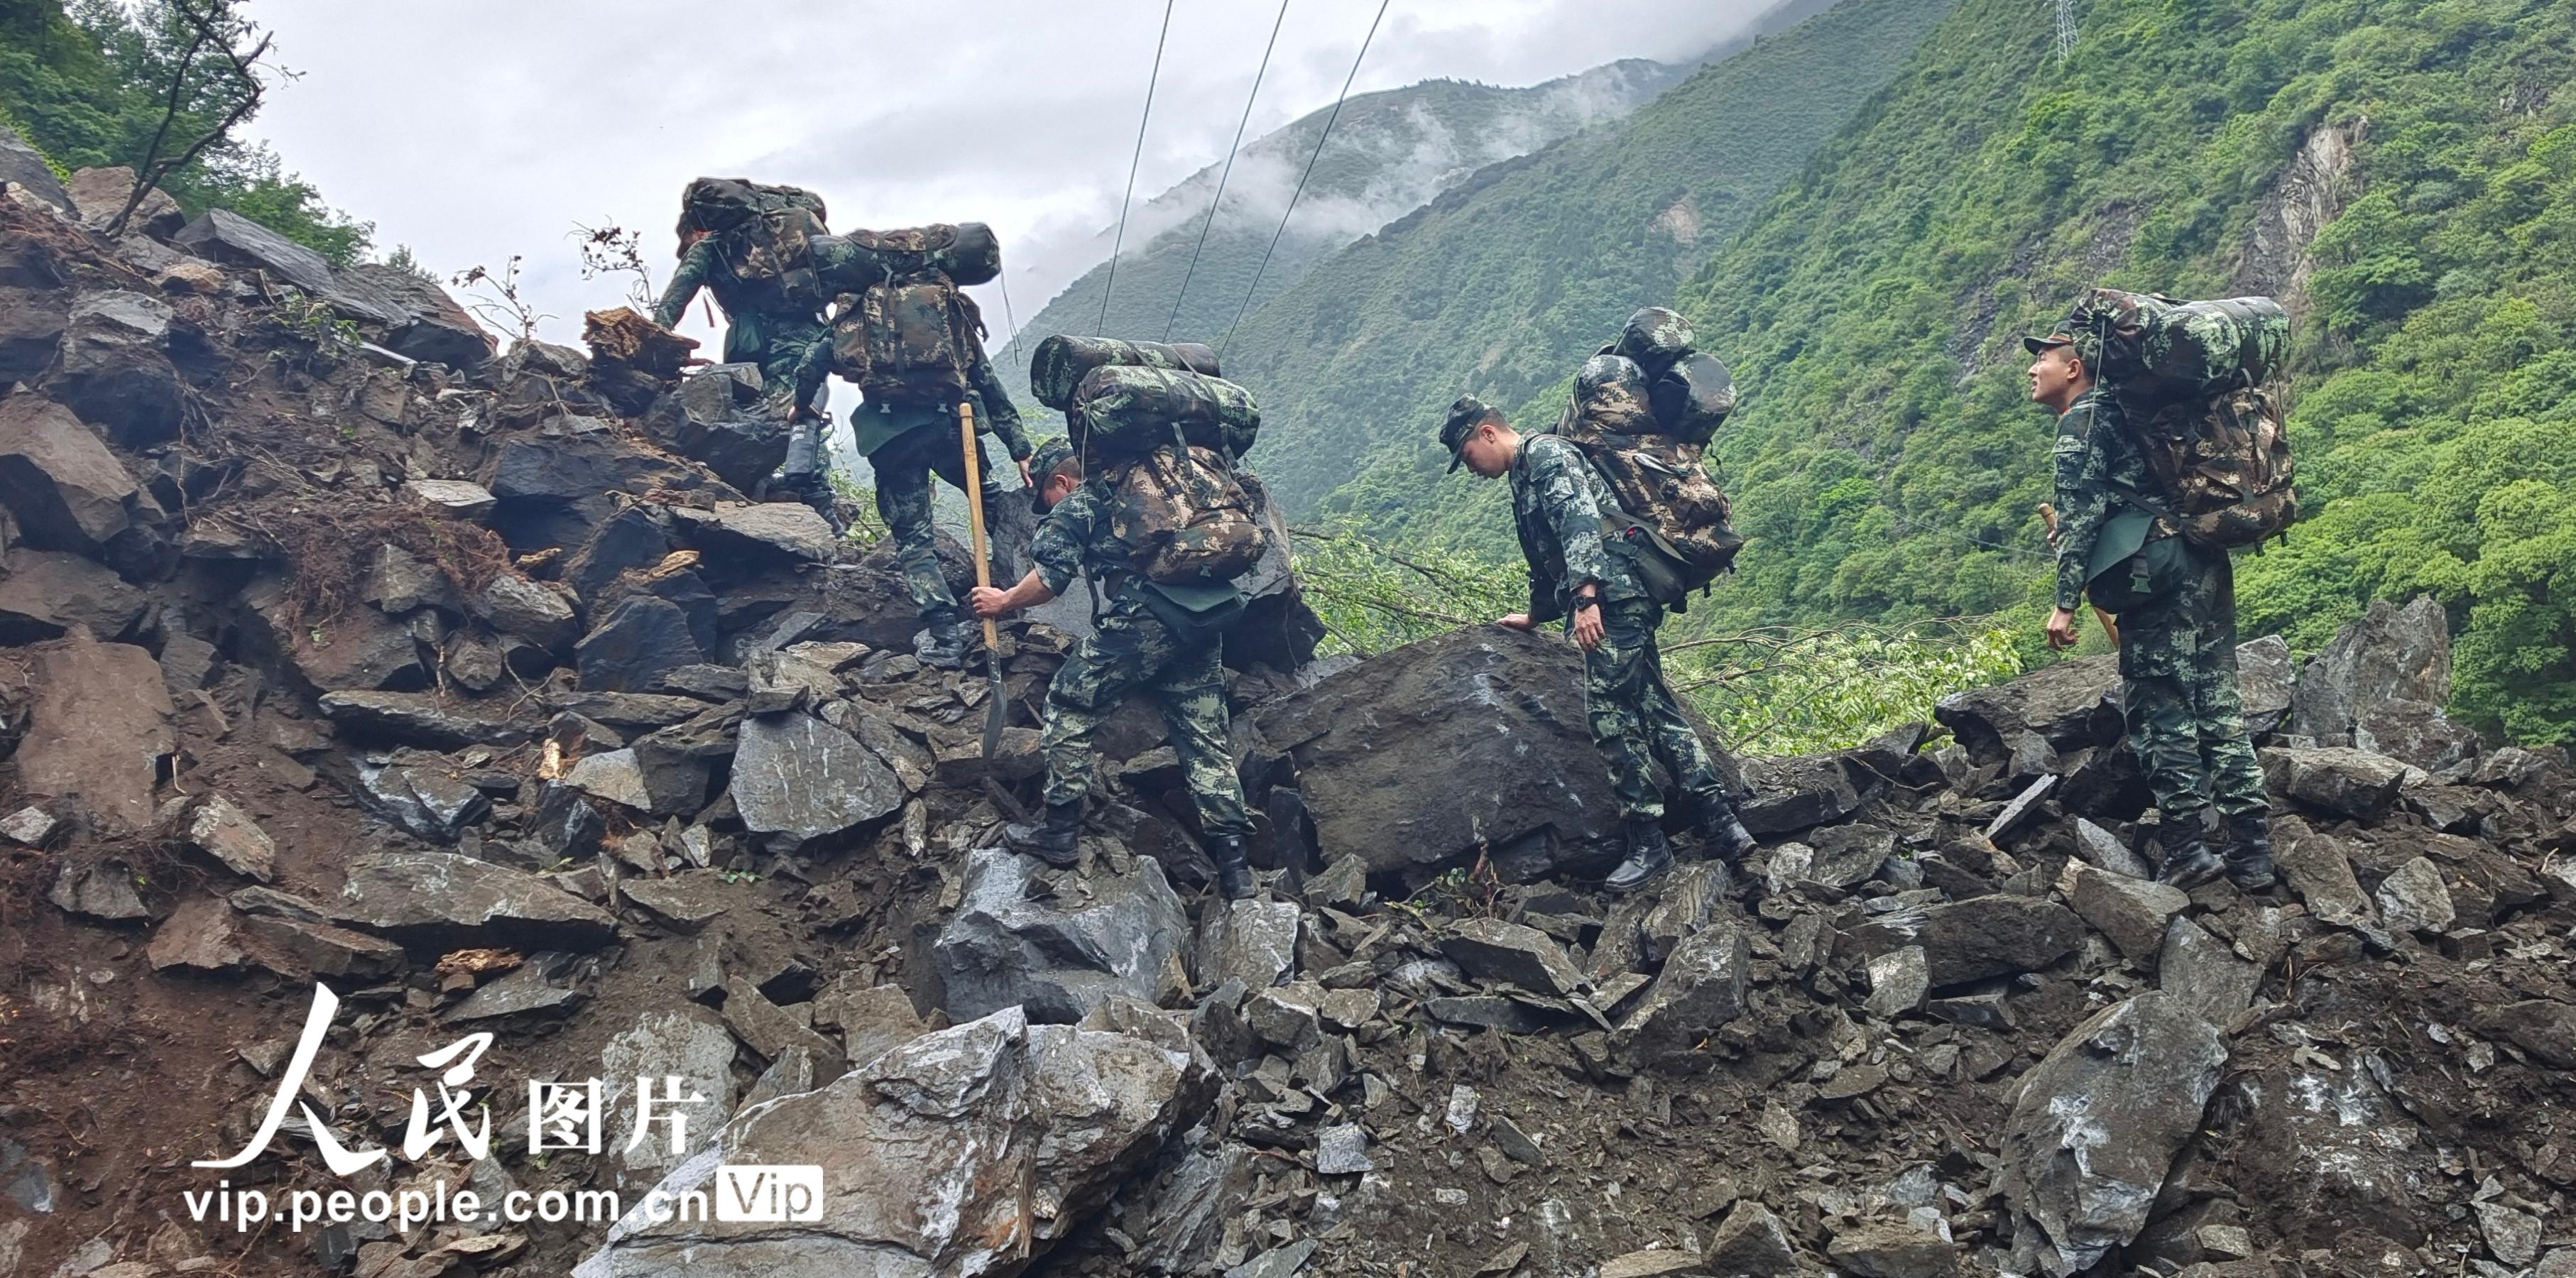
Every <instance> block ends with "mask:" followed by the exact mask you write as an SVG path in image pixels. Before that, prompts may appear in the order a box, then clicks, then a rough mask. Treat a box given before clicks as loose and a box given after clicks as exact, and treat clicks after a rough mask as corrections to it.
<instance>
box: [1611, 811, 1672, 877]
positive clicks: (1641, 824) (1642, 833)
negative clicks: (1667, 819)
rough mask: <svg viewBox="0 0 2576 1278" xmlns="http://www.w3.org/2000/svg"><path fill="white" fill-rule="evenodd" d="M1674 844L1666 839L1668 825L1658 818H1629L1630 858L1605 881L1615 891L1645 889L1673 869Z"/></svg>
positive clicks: (1621, 863)
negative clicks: (1665, 830)
mask: <svg viewBox="0 0 2576 1278" xmlns="http://www.w3.org/2000/svg"><path fill="white" fill-rule="evenodd" d="M1672 864H1673V845H1672V844H1670V843H1668V842H1666V841H1665V840H1664V823H1663V822H1662V821H1661V820H1660V819H1658V818H1655V817H1630V818H1628V859H1627V860H1624V861H1621V862H1620V863H1619V868H1618V869H1615V870H1612V871H1611V872H1610V877H1609V878H1606V879H1603V880H1602V881H1601V886H1603V887H1606V888H1608V889H1610V890H1611V891H1613V892H1626V891H1629V890H1631V889H1634V888H1639V887H1643V886H1645V885H1646V884H1647V883H1649V882H1652V881H1653V880H1654V877H1655V876H1656V875H1658V874H1661V873H1663V872H1664V871H1666V870H1668V869H1671V868H1672Z"/></svg>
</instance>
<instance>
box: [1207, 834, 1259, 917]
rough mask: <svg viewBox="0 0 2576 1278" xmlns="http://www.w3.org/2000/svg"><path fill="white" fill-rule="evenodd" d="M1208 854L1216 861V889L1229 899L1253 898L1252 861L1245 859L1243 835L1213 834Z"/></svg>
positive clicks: (1208, 843) (1210, 836)
mask: <svg viewBox="0 0 2576 1278" xmlns="http://www.w3.org/2000/svg"><path fill="white" fill-rule="evenodd" d="M1207 850H1208V856H1209V858H1210V859H1212V860H1214V861H1215V862H1216V890H1217V894H1218V895H1219V896H1222V897H1224V898H1225V899H1227V900H1229V901H1248V900H1250V899H1252V893H1253V890H1254V888H1253V883H1252V863H1251V862H1249V861H1246V860H1244V859H1243V836H1242V835H1240V834H1211V835H1209V836H1208V841H1207Z"/></svg>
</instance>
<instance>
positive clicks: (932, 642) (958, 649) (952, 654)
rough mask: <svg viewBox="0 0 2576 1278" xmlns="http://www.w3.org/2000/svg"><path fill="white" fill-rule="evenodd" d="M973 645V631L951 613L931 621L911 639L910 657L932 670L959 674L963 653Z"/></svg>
mask: <svg viewBox="0 0 2576 1278" xmlns="http://www.w3.org/2000/svg"><path fill="white" fill-rule="evenodd" d="M974 641H975V627H974V626H973V625H972V624H971V623H969V622H968V621H967V620H966V619H965V618H964V617H962V616H959V615H957V614H955V613H950V614H948V615H946V616H940V617H933V618H931V620H930V625H929V626H928V627H926V628H924V629H923V630H922V632H921V633H920V634H917V635H914V636H913V637H912V655H914V656H916V657H919V658H921V664H923V665H925V666H929V667H931V668H932V669H934V670H963V669H965V668H966V649H967V647H968V646H969V645H970V644H972V643H973V642H974Z"/></svg>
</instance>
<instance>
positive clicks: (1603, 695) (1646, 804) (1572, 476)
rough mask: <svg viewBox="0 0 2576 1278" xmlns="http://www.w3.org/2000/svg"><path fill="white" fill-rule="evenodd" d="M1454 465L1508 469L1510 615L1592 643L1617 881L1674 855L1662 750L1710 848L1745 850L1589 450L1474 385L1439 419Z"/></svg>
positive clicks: (1649, 871)
mask: <svg viewBox="0 0 2576 1278" xmlns="http://www.w3.org/2000/svg"><path fill="white" fill-rule="evenodd" d="M1440 443H1441V446H1442V447H1444V448H1447V449H1448V450H1449V453H1450V462H1449V469H1450V470H1452V471H1455V470H1457V469H1458V467H1459V466H1461V465H1464V466H1466V467H1467V468H1468V469H1469V470H1472V471H1474V472H1475V473H1476V474H1477V475H1478V476H1480V477H1483V478H1486V479H1498V478H1502V477H1505V476H1509V478H1510V481H1511V488H1512V522H1513V524H1514V526H1515V528H1516V529H1517V531H1518V532H1519V534H1520V543H1521V555H1522V557H1523V558H1524V559H1526V560H1528V562H1529V577H1530V596H1529V598H1530V603H1529V611H1527V612H1516V613H1513V614H1512V615H1511V616H1508V617H1505V618H1502V621H1501V624H1503V625H1505V626H1508V627H1510V628H1512V629H1514V630H1530V629H1534V628H1536V627H1537V626H1539V625H1542V624H1544V623H1546V622H1550V621H1555V620H1557V619H1558V618H1565V619H1566V620H1567V626H1568V629H1569V630H1570V631H1571V632H1572V633H1573V635H1574V641H1575V643H1576V644H1578V645H1580V646H1581V647H1582V649H1583V701H1584V708H1585V714H1586V717H1587V718H1588V719H1589V720H1590V724H1591V728H1592V740H1593V743H1594V744H1595V745H1597V746H1599V747H1600V750H1601V757H1602V761H1603V762H1604V763H1606V764H1607V765H1609V770H1610V788H1611V790H1612V792H1613V793H1615V794H1616V795H1618V798H1619V813H1620V816H1621V817H1622V818H1623V820H1624V821H1625V823H1626V827H1627V834H1628V855H1627V859H1625V860H1623V861H1621V862H1620V863H1619V867H1618V868H1617V869H1616V870H1613V871H1612V872H1611V874H1610V877H1609V879H1608V881H1607V884H1608V886H1609V887H1611V888H1613V889H1618V890H1626V889H1629V888H1634V887H1638V886H1640V885H1642V884H1644V883H1645V882H1647V881H1648V880H1650V879H1652V878H1654V877H1655V876H1656V875H1657V874H1660V873H1662V872H1663V870H1664V868H1665V867H1667V866H1669V865H1671V864H1672V861H1673V854H1672V847H1671V844H1670V843H1669V842H1668V841H1667V840H1666V839H1665V838H1664V826H1663V817H1664V796H1663V793H1662V791H1661V790H1659V789H1658V788H1657V787H1656V785H1655V778H1654V771H1653V767H1654V764H1655V763H1656V762H1657V761H1661V762H1662V763H1663V765H1664V770H1665V771H1666V772H1668V773H1669V774H1671V776H1672V778H1673V781H1674V783H1675V784H1676V785H1678V786H1680V787H1681V788H1682V789H1683V790H1686V791H1688V792H1690V793H1691V794H1692V795H1694V796H1696V797H1697V799H1698V801H1699V811H1700V825H1699V834H1700V841H1701V847H1702V849H1703V850H1704V851H1705V852H1707V853H1709V854H1711V855H1714V856H1717V857H1719V858H1722V859H1724V860H1729V861H1732V860H1734V859H1736V858H1738V857H1741V856H1742V855H1744V853H1746V852H1747V851H1750V850H1751V849H1752V847H1753V836H1752V835H1751V834H1750V833H1749V832H1747V831H1746V830H1745V828H1744V823H1743V821H1741V820H1740V819H1738V818H1737V816H1736V814H1735V804H1734V802H1733V800H1732V799H1731V798H1730V797H1729V796H1728V794H1727V792H1726V786H1725V783H1724V782H1722V781H1720V780H1719V779H1718V775H1717V769H1716V767H1715V766H1714V765H1713V764H1711V763H1710V761H1709V757H1708V750H1707V748H1706V747H1704V746H1702V745H1701V744H1700V739H1699V734H1698V733H1697V732H1695V731H1693V730H1692V728H1691V725H1690V721H1689V720H1688V719H1686V718H1684V717H1683V716H1682V712H1681V707H1680V705H1678V704H1677V703H1675V702H1674V700H1673V694H1672V690H1671V689H1670V688H1668V687H1666V686H1665V684H1664V671H1663V655H1662V653H1661V652H1659V651H1658V650H1657V648H1656V646H1655V628H1656V627H1658V626H1660V625H1662V624H1663V620H1664V610H1663V607H1662V606H1661V605H1659V604H1657V603H1656V602H1655V601H1654V600H1653V599H1652V598H1650V597H1649V596H1648V595H1647V593H1646V590H1645V588H1644V587H1643V586H1642V585H1640V584H1638V582H1637V579H1636V576H1635V574H1634V573H1632V572H1631V571H1630V570H1629V568H1628V566H1627V560H1626V558H1625V551H1624V549H1614V548H1613V547H1612V545H1611V543H1610V541H1609V539H1607V538H1605V537H1604V536H1603V535H1602V531H1601V512H1602V511H1603V510H1604V509H1615V508H1616V506H1615V503H1614V501H1613V499H1612V498H1611V496H1610V494H1609V491H1608V486H1607V485H1606V484H1604V483H1603V482H1602V480H1601V478H1600V475H1599V474H1598V473H1597V472H1595V471H1594V470H1593V468H1592V465H1591V463H1590V462H1588V461H1586V460H1585V459H1584V456H1583V454H1582V452H1581V451H1580V450H1578V449H1577V448H1576V447H1575V446H1574V445H1573V444H1571V443H1569V442H1567V441H1566V440H1563V439H1560V438H1558V437H1556V436H1554V435H1531V436H1528V437H1523V436H1522V435H1521V434H1520V432H1518V431H1515V430H1513V429H1512V428H1511V426H1510V424H1509V423H1507V422H1506V421H1505V420H1504V419H1503V415H1502V413H1501V412H1500V411H1498V410H1496V409H1494V408H1492V407H1489V406H1488V405H1486V404H1485V403H1484V401H1482V400H1479V399H1477V398H1476V397H1475V396H1473V395H1462V396H1460V397H1459V398H1458V402H1457V403H1455V404H1453V405H1451V406H1450V408H1449V420H1448V421H1447V423H1446V424H1444V425H1443V426H1442V427H1441V429H1440Z"/></svg>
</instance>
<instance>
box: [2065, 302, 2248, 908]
mask: <svg viewBox="0 0 2576 1278" xmlns="http://www.w3.org/2000/svg"><path fill="white" fill-rule="evenodd" d="M2023 345H2024V346H2025V347H2027V348H2028V349H2029V351H2030V353H2031V355H2032V356H2033V357H2034V358H2033V361H2032V363H2031V366H2030V381H2031V399H2032V400H2034V401H2035V402H2037V403H2039V404H2042V405H2044V406H2046V407H2048V408H2050V409H2053V410H2055V411H2056V412H2057V414H2058V417H2057V441H2056V444H2055V447H2054V450H2053V451H2054V457H2055V469H2056V488H2057V493H2056V498H2057V500H2056V506H2057V509H2058V512H2059V515H2058V525H2057V591H2056V602H2057V609H2056V611H2055V612H2053V613H2051V614H2050V615H2049V618H2048V642H2049V645H2050V646H2051V647H2055V648H2066V647H2070V646H2072V645H2073V644H2074V643H2075V639H2076V627H2077V617H2076V609H2077V608H2078V606H2079V605H2081V604H2082V603H2083V602H2084V599H2085V596H2086V595H2087V594H2088V593H2089V594H2090V595H2091V597H2092V600H2093V603H2094V604H2095V605H2096V606H2097V607H2098V608H2100V609H2101V610H2103V611H2105V612H2108V613H2111V614H2113V615H2115V616H2117V617H2118V618H2119V634H2120V639H2119V643H2120V658H2119V659H2120V679H2121V706H2122V708H2123V712H2124V714H2125V715H2126V717H2127V720H2128V729H2129V748H2130V750H2131V752H2132V753H2134V754H2136V755H2137V757H2138V763H2139V766H2140V767H2141V768H2143V769H2144V770H2145V772H2146V774H2147V783H2148V787H2149V788H2150V790H2152V791H2153V793H2154V795H2155V800H2156V807H2157V808H2158V809H2159V810H2160V811H2161V812H2162V813H2163V817H2164V819H2163V823H2162V825H2161V827H2160V829H2161V833H2160V834H2159V836H2158V845H2159V858H2158V860H2159V863H2160V868H2159V869H2158V871H2157V875H2156V877H2157V878H2158V879H2160V880H2162V881H2164V882H2166V883H2170V884H2173V885H2174V886H2176V887H2179V888H2183V889H2185V890H2189V889H2191V888H2193V887H2197V886H2199V885H2200V884H2203V883H2207V882H2209V881H2210V880H2211V879H2214V878H2217V877H2218V876H2219V875H2220V874H2222V873H2223V874H2225V875H2226V876H2227V878H2228V879H2229V880H2230V881H2231V882H2233V883H2235V884H2236V885H2237V886H2239V887H2241V888H2244V889H2246V890H2248V891H2253V890H2258V889H2261V888H2264V887H2268V886H2270V885H2271V883H2272V881H2273V871H2272V840H2271V834H2270V831H2269V829H2268V828H2267V825H2266V821H2267V818H2268V817H2269V815H2270V805H2269V802H2268V800H2267V799H2266V797H2265V795H2264V791H2263V771H2262V768H2261V767H2260V766H2259V765H2258V764H2257V763H2256V761H2255V758H2254V745H2253V741H2252V739H2251V737H2250V736H2249V734H2248V733H2247V732H2246V730H2245V710H2244V705H2243V703H2242V701H2241V700H2240V693H2239V690H2238V687H2237V681H2236V583H2235V571H2234V567H2233V565H2232V564H2231V563H2230V562H2229V560H2228V557H2227V553H2226V552H2225V551H2218V550H2208V549H2204V548H2202V547H2200V546H2197V545H2194V544H2193V543H2192V542H2191V541H2189V540H2188V539H2186V538H2183V537H2181V536H2178V535H2175V533H2174V531H2173V529H2172V526H2171V525H2170V524H2169V523H2168V522H2167V521H2166V520H2164V519H2163V518H2161V517H2159V516H2158V515H2157V514H2156V513H2155V511H2154V510H2153V509H2151V507H2153V506H2154V505H2156V502H2155V499H2154V498H2153V497H2152V496H2151V495H2150V494H2153V493H2154V492H2156V491H2157V489H2156V485H2155V481H2154V480H2153V478H2152V477H2151V476H2150V475H2149V473H2148V471H2147V465H2146V460H2145V458H2144V457H2143V456H2141V455H2140V454H2139V451H2138V448H2137V445H2136V442H2135V440H2134V438H2133V437H2132V435H2131V434H2130V432H2129V431H2128V430H2127V429H2126V428H2125V426H2124V424H2123V422H2122V419H2121V416H2120V412H2121V410H2120V404H2119V400H2118V399H2117V397H2115V396H2113V395H2111V394H2109V393H2106V391H2105V390H2104V389H2103V388H2102V387H2100V386H2098V385H2096V384H2095V382H2094V378H2093V372H2092V369H2093V366H2094V364H2095V362H2096V361H2098V360H2099V359H2100V351H2101V345H2100V339H2099V338H2098V337H2097V336H2096V335H2095V333H2094V332H2092V331H2090V330H2089V329H2088V327H2087V326H2086V325H2085V324H2084V323H2083V322H2082V319H2081V317H2070V320H2069V322H2068V323H2067V324H2066V325H2065V326H2064V327H2062V328H2060V329H2059V330H2057V331H2055V332H2052V333H2051V334H2049V335H2048V336H2046V337H2030V338H2024V339H2023ZM2213 807H2214V808H2215V809H2217V812H2218V814H2219V816H2220V817H2222V818H2223V819H2224V820H2225V822H2226V825H2227V829H2228V832H2229V834H2230V836H2231V840H2232V842H2231V845H2230V846H2229V847H2228V849H2227V854H2226V856H2225V858H2224V860H2222V859H2221V858H2220V857H2219V856H2218V855H2216V854H2214V853H2213V852H2211V851H2210V848H2209V843H2208V839H2207V835H2206V830H2207V826H2208V813H2209V811H2210V810H2211V809H2212V808H2213Z"/></svg>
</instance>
